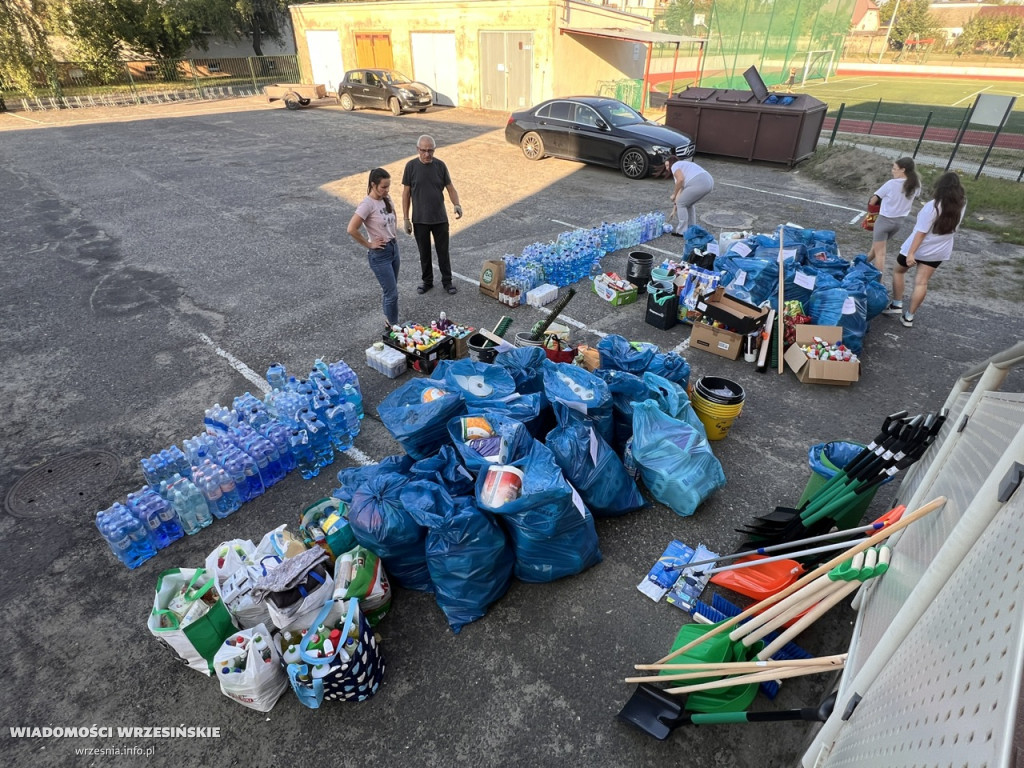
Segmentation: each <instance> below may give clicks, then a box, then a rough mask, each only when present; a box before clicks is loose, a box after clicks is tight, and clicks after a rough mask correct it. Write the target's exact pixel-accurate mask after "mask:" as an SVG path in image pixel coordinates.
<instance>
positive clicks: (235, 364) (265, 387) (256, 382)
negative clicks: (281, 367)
mask: <svg viewBox="0 0 1024 768" xmlns="http://www.w3.org/2000/svg"><path fill="white" fill-rule="evenodd" d="M197 336H198V337H199V340H200V341H202V342H203V343H204V344H208V345H209V346H210V347H212V348H213V351H214V352H216V353H217V354H218V355H219V356H221V357H223V358H224V359H225V360H227V361H228V364H229V365H230V366H231V367H232V368H234V369H235V370H236V371H238V372H239V373H240V374H242V375H243V376H244V377H245V378H246V379H247V380H248V381H249V383H250V384H252V385H253V386H254V387H257V388H258V389H259V390H260V392H262V393H263V394H264V395H265V394H267V393H268V392H270V389H271V387H270V384H269V383H267V380H266V379H265V378H263V377H262V376H260V375H259V374H258V373H256V371H254V370H253V369H252V368H250V367H249V366H248V365H246V364H245V363H243V362H242V361H241V360H239V359H238V358H237V357H235V356H234V355H232V354H231V353H230V352H228V351H227V350H225V349H222V348H221V347H219V346H217V343H216V342H215V341H214V340H213V339H211V338H210V337H209V336H207V335H206V334H205V333H202V332H199V333H198V334H197Z"/></svg>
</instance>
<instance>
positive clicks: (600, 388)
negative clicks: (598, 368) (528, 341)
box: [541, 360, 615, 444]
mask: <svg viewBox="0 0 1024 768" xmlns="http://www.w3.org/2000/svg"><path fill="white" fill-rule="evenodd" d="M541 367H542V371H543V375H544V393H545V394H546V395H547V398H548V400H550V401H551V402H552V403H554V402H556V401H559V400H560V401H562V402H564V403H567V404H568V405H569V407H570V408H574V409H576V410H577V411H579V412H580V413H584V414H586V415H587V416H589V417H590V418H592V419H593V420H594V425H595V426H596V427H597V431H598V432H600V433H601V437H603V438H604V439H605V442H607V443H609V444H610V443H612V442H613V441H614V440H615V435H614V426H613V424H612V393H611V392H609V391H608V385H607V384H605V383H604V382H603V381H602V380H601V379H599V378H598V377H597V376H595V375H594V374H592V373H591V372H590V371H587V370H585V369H583V368H580V367H579V366H578V365H570V364H569V363H552V362H551V361H549V360H545V361H544V362H543V363H542V364H541Z"/></svg>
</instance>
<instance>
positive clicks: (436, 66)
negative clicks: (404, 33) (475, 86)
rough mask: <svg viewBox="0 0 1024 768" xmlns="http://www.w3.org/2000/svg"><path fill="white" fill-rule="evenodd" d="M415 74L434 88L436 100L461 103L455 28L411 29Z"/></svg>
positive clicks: (414, 77) (445, 102)
mask: <svg viewBox="0 0 1024 768" xmlns="http://www.w3.org/2000/svg"><path fill="white" fill-rule="evenodd" d="M412 76H413V79H415V80H419V81H420V82H421V83H424V84H426V85H429V86H430V87H431V88H433V89H434V103H435V104H443V105H444V106H446V107H457V106H459V71H458V61H457V58H456V55H455V33H454V32H413V33H412Z"/></svg>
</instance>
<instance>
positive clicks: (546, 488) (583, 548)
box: [476, 440, 601, 583]
mask: <svg viewBox="0 0 1024 768" xmlns="http://www.w3.org/2000/svg"><path fill="white" fill-rule="evenodd" d="M512 466H514V467H516V468H517V469H519V470H520V471H521V472H522V473H523V487H522V493H521V495H520V496H519V498H517V499H513V500H510V501H504V500H503V503H501V504H499V505H498V506H488V505H487V504H486V503H484V502H483V501H482V499H483V498H484V497H485V496H486V494H485V492H484V486H485V485H486V483H487V476H488V473H487V472H481V473H480V476H479V477H478V478H477V481H476V503H477V506H478V507H480V509H483V510H485V511H487V512H492V513H494V514H495V515H498V516H499V517H500V518H501V519H502V520H503V521H504V523H505V528H506V530H507V531H508V534H509V537H510V538H511V540H512V549H513V551H514V552H515V558H516V565H515V576H516V578H517V579H519V580H520V581H525V582H531V583H546V582H549V581H555V580H556V579H561V578H563V577H564V576H573V575H575V574H577V573H582V572H583V571H585V570H586V569H587V568H589V567H590V566H592V565H596V564H597V563H599V562H601V550H600V549H599V547H598V542H597V530H596V529H595V528H594V517H593V515H591V514H590V510H588V509H587V508H586V506H585V505H584V504H583V501H582V499H580V501H579V504H580V507H582V508H580V507H577V506H576V503H575V502H574V500H573V490H572V488H571V487H570V486H569V483H567V482H566V480H565V478H564V477H563V476H562V470H561V469H560V468H559V466H558V465H557V464H556V463H555V457H554V456H553V455H552V453H551V451H550V450H548V448H546V447H545V446H544V445H542V444H540V443H538V442H537V441H536V440H534V441H533V444H532V446H531V447H530V451H529V453H528V454H527V455H526V457H525V458H522V459H520V460H518V461H515V462H512ZM577 498H578V497H577Z"/></svg>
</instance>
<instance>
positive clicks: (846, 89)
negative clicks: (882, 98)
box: [843, 83, 878, 93]
mask: <svg viewBox="0 0 1024 768" xmlns="http://www.w3.org/2000/svg"><path fill="white" fill-rule="evenodd" d="M876 85H878V83H868V84H867V85H858V86H857V87H856V88H844V89H843V93H852V92H853V91H859V90H860V89H861V88H873V87H874V86H876Z"/></svg>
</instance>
